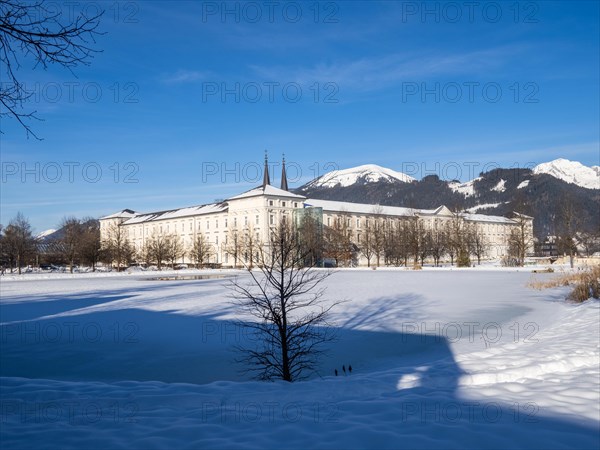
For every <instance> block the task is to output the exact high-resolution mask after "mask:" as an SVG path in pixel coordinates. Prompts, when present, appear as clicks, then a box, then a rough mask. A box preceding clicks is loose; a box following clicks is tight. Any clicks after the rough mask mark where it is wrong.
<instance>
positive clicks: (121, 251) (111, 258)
mask: <svg viewBox="0 0 600 450" xmlns="http://www.w3.org/2000/svg"><path fill="white" fill-rule="evenodd" d="M102 250H103V256H104V259H105V261H106V262H108V263H109V264H111V265H113V264H116V266H117V270H121V268H122V267H128V266H129V264H131V262H132V260H133V257H134V255H135V248H134V247H133V245H132V244H131V243H130V242H129V239H128V238H127V234H126V232H125V230H124V229H123V227H122V226H120V225H119V224H117V223H113V224H111V225H110V226H109V228H108V230H107V234H106V238H105V239H104V241H103V242H102Z"/></svg>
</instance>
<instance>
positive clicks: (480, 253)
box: [467, 223, 489, 265]
mask: <svg viewBox="0 0 600 450" xmlns="http://www.w3.org/2000/svg"><path fill="white" fill-rule="evenodd" d="M467 235H468V242H469V244H468V245H469V249H470V252H471V254H473V255H475V256H476V257H477V265H480V264H481V259H482V258H485V257H486V256H487V254H488V252H489V241H488V239H487V237H486V236H485V234H484V233H483V231H482V230H481V228H480V227H479V226H478V225H477V224H476V223H473V224H471V225H470V226H469V228H468V231H467Z"/></svg>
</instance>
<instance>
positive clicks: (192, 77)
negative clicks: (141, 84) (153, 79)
mask: <svg viewBox="0 0 600 450" xmlns="http://www.w3.org/2000/svg"><path fill="white" fill-rule="evenodd" d="M210 76H211V73H210V72H208V71H199V70H178V71H177V72H175V73H172V74H169V75H166V76H165V77H163V79H162V81H163V83H166V84H180V83H194V82H196V81H202V80H206V79H208V78H210Z"/></svg>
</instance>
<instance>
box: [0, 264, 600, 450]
mask: <svg viewBox="0 0 600 450" xmlns="http://www.w3.org/2000/svg"><path fill="white" fill-rule="evenodd" d="M179 273H181V272H179ZM185 273H186V274H191V273H193V271H185ZM207 273H220V274H223V273H225V274H232V273H233V272H217V271H208V272H207ZM236 273H237V274H238V275H239V276H240V277H244V278H248V275H247V274H245V273H243V272H236ZM552 276H554V275H553V274H543V275H542V274H536V275H533V274H532V273H531V269H522V270H521V271H516V270H509V269H499V268H498V269H495V268H476V269H468V270H457V269H454V270H448V269H439V270H436V269H429V270H423V271H405V270H381V269H379V270H376V271H374V270H346V271H339V272H337V273H335V274H334V275H332V276H331V277H330V278H329V279H328V280H327V281H326V286H327V294H326V296H325V299H326V300H327V301H333V300H345V302H344V303H342V304H341V305H338V306H337V307H336V309H335V310H334V313H333V315H332V322H333V323H334V324H335V327H336V331H337V338H338V339H337V341H336V342H334V343H333V344H331V345H330V352H329V356H328V357H327V358H325V359H323V362H322V364H321V366H320V367H319V373H318V374H315V375H313V376H312V377H311V379H309V380H307V381H304V382H298V383H293V384H288V383H284V382H275V383H266V382H256V381H248V376H247V375H245V374H243V373H241V372H240V369H242V366H241V365H240V364H238V363H236V361H235V360H236V358H237V357H238V356H239V355H238V354H236V353H235V352H234V351H233V348H234V347H235V346H236V345H237V344H240V343H243V342H247V340H248V335H247V334H246V333H245V332H244V331H243V330H240V329H239V328H238V327H236V325H235V322H234V321H233V319H236V318H242V319H243V317H240V316H238V315H237V312H236V310H235V308H233V307H232V305H231V299H230V298H229V291H228V290H227V288H226V287H225V286H226V285H227V283H228V279H226V278H225V279H223V278H221V279H203V280H170V281H161V280H152V279H150V278H152V277H156V273H151V274H148V273H133V274H120V275H111V274H97V275H88V274H75V275H68V274H51V275H36V274H30V275H25V276H22V277H20V278H19V277H16V276H14V277H11V276H5V277H2V282H1V285H0V287H1V294H2V297H1V302H0V321H1V322H2V325H1V328H0V331H1V350H2V351H1V352H0V375H1V376H2V378H1V379H0V381H1V406H2V408H1V413H2V416H1V420H2V423H1V425H2V426H1V436H0V439H1V442H2V448H41V447H43V448H231V447H245V448H256V447H261V448H312V447H318V448H598V446H599V445H600V437H599V435H600V430H599V423H600V409H599V408H600V407H599V404H600V369H599V366H600V360H599V352H600V349H599V345H600V309H599V305H598V302H596V301H588V302H586V303H584V304H582V305H573V304H568V303H566V302H565V301H564V300H563V299H564V297H565V294H566V290H565V289H566V288H559V289H552V290H546V291H535V290H532V289H530V288H528V287H526V284H527V283H528V282H529V281H530V280H531V279H532V278H536V279H543V278H548V277H552ZM342 365H344V366H345V368H346V374H344V372H343V370H342ZM349 365H352V368H353V371H352V374H349V372H348V366H349ZM334 369H337V370H338V372H339V376H337V377H336V376H335V375H334Z"/></svg>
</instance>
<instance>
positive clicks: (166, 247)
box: [143, 231, 172, 270]
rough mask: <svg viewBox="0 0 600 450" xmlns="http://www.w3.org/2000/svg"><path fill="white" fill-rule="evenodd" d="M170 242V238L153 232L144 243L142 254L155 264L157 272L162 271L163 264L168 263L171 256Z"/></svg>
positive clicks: (161, 233) (158, 232)
mask: <svg viewBox="0 0 600 450" xmlns="http://www.w3.org/2000/svg"><path fill="white" fill-rule="evenodd" d="M171 246H172V242H171V239H170V236H169V235H167V234H165V233H163V232H160V231H155V232H154V233H152V236H150V237H149V238H148V239H147V240H146V242H145V243H144V250H143V251H144V253H145V254H146V258H147V260H148V261H150V262H152V263H154V264H156V267H157V268H158V270H162V267H163V264H164V263H165V262H167V261H169V259H170V256H171V255H172V253H171V252H172V248H171Z"/></svg>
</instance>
